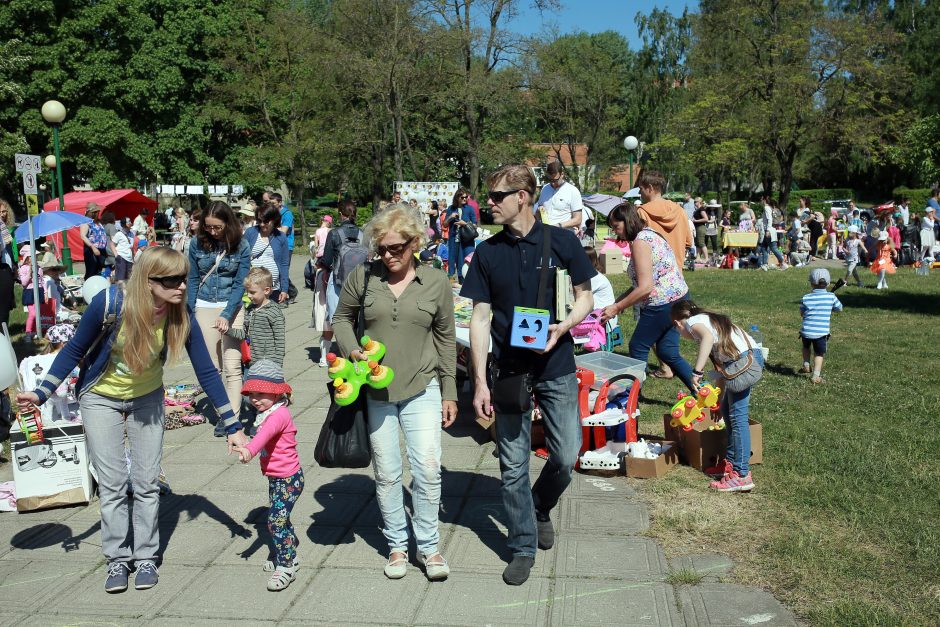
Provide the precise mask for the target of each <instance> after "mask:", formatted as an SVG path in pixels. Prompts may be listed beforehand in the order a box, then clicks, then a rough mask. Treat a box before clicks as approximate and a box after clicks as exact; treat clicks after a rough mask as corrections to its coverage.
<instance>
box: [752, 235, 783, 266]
mask: <svg viewBox="0 0 940 627" xmlns="http://www.w3.org/2000/svg"><path fill="white" fill-rule="evenodd" d="M770 253H773V254H774V257H776V258H777V262H778V263H783V255H782V254H780V249H779V248H777V242H776V241H773V240H771V242H770V243H769V244H767V245H766V246H764V245H760V246H758V247H757V254H758V256H759V257H760V265H762V266H766V265H767V262H768V261H769V260H770Z"/></svg>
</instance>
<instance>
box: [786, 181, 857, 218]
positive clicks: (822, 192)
mask: <svg viewBox="0 0 940 627" xmlns="http://www.w3.org/2000/svg"><path fill="white" fill-rule="evenodd" d="M800 196H806V197H807V198H809V200H810V205H811V208H812V209H813V211H822V212H823V214H825V213H826V211H825V210H826V209H827V208H828V206H827V205H824V204H823V201H825V200H844V199H846V198H855V191H853V190H852V189H849V188H848V187H833V188H830V189H800V190H793V191H792V192H790V201H789V202H788V203H787V212H788V213H789V212H791V211H796V209H797V207H799V206H800Z"/></svg>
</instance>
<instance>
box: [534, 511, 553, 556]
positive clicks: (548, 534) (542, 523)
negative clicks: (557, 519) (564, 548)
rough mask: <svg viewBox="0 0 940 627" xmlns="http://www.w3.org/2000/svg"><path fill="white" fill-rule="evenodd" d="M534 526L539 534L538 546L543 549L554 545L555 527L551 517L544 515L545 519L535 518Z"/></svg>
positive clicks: (545, 549)
mask: <svg viewBox="0 0 940 627" xmlns="http://www.w3.org/2000/svg"><path fill="white" fill-rule="evenodd" d="M535 528H536V530H537V531H538V535H539V548H540V549H542V550H543V551H547V550H548V549H550V548H552V547H553V546H555V527H554V526H553V525H552V521H551V519H550V518H549V517H548V516H546V517H545V520H539V519H538V518H536V519H535Z"/></svg>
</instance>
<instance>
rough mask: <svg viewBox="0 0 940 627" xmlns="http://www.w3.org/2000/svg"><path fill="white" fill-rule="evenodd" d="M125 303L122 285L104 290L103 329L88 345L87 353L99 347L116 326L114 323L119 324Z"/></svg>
mask: <svg viewBox="0 0 940 627" xmlns="http://www.w3.org/2000/svg"><path fill="white" fill-rule="evenodd" d="M111 290H114V299H113V300H112V298H111ZM123 303H124V290H122V289H121V288H120V287H117V286H112V287H109V288H108V289H106V290H105V292H104V314H103V315H102V316H101V331H99V332H98V337H96V338H95V341H94V342H92V343H91V346H89V347H88V351H87V352H86V353H85V354H86V355H90V354H91V353H93V352H94V351H95V349H97V348H98V345H99V344H101V341H102V340H103V339H104V338H105V336H106V335H108V334H109V333H110V332H111V330H112V329H113V328H114V325H115V324H117V322H118V318H119V317H120V309H121V305H123Z"/></svg>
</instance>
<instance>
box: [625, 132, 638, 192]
mask: <svg viewBox="0 0 940 627" xmlns="http://www.w3.org/2000/svg"><path fill="white" fill-rule="evenodd" d="M639 145H640V142H639V140H637V138H636V137H634V136H633V135H627V136H626V137H624V138H623V147H624V148H626V149H627V155H629V157H630V184H629V185H628V186H627V188H628V189H633V156H634V155H635V154H636V147H637V146H639Z"/></svg>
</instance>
